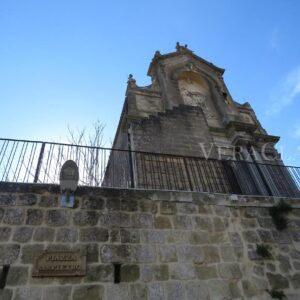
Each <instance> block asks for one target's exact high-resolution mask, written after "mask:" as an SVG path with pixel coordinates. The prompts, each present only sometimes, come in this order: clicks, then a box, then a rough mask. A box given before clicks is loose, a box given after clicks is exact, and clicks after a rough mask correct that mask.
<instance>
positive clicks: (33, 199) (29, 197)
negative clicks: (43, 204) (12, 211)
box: [17, 194, 37, 205]
mask: <svg viewBox="0 0 300 300" xmlns="http://www.w3.org/2000/svg"><path fill="white" fill-rule="evenodd" d="M36 203H37V196H36V195H35V194H21V195H20V196H19V198H18V199H17V205H34V204H36Z"/></svg>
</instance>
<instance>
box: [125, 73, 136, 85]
mask: <svg viewBox="0 0 300 300" xmlns="http://www.w3.org/2000/svg"><path fill="white" fill-rule="evenodd" d="M127 84H128V85H129V86H130V87H136V86H137V85H136V80H135V79H134V78H133V75H132V74H129V75H128V80H127Z"/></svg>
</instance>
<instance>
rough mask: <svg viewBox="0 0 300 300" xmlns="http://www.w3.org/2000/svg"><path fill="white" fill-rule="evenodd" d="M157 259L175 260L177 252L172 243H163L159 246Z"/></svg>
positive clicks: (164, 260) (162, 260)
mask: <svg viewBox="0 0 300 300" xmlns="http://www.w3.org/2000/svg"><path fill="white" fill-rule="evenodd" d="M159 259H160V261H161V262H176V261H177V252H176V247H175V246H173V245H163V246H160V247H159Z"/></svg>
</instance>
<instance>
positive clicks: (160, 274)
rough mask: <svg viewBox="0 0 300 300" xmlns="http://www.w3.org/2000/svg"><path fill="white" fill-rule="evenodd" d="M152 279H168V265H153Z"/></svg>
mask: <svg viewBox="0 0 300 300" xmlns="http://www.w3.org/2000/svg"><path fill="white" fill-rule="evenodd" d="M153 275H154V280H157V281H164V280H169V267H168V265H155V266H154V268H153Z"/></svg>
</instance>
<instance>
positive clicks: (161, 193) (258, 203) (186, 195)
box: [0, 182, 300, 209]
mask: <svg viewBox="0 0 300 300" xmlns="http://www.w3.org/2000/svg"><path fill="white" fill-rule="evenodd" d="M47 192H48V193H52V194H53V193H55V194H60V186H59V185H57V184H39V183H12V182H0V196H1V193H36V194H44V193H47ZM75 196H101V197H104V198H119V199H122V198H127V197H131V198H132V199H133V198H139V197H140V196H143V199H148V200H152V201H172V202H188V203H189V202H196V203H199V204H201V203H202V204H207V205H222V206H232V207H271V206H273V205H274V204H275V203H277V202H278V201H279V200H280V199H283V200H284V201H287V202H288V203H289V204H290V205H292V206H293V208H299V209H300V198H288V197H274V196H253V195H236V194H220V193H209V192H191V191H172V190H149V189H124V188H108V187H90V186H79V187H78V188H77V190H76V192H75ZM127 199H128V198H127ZM0 206H1V204H0ZM18 206H20V205H18Z"/></svg>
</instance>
